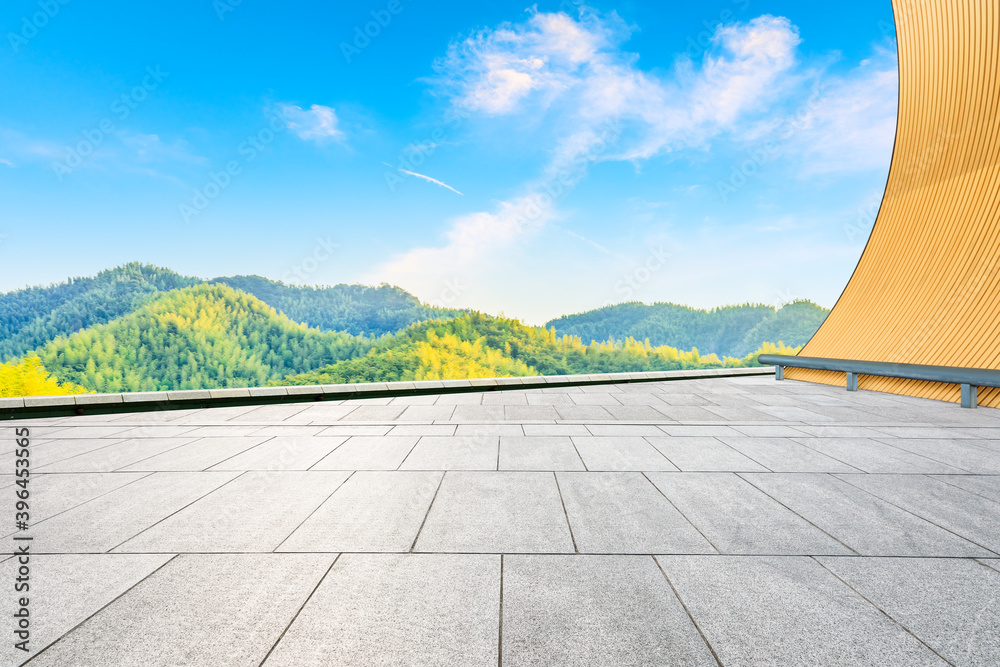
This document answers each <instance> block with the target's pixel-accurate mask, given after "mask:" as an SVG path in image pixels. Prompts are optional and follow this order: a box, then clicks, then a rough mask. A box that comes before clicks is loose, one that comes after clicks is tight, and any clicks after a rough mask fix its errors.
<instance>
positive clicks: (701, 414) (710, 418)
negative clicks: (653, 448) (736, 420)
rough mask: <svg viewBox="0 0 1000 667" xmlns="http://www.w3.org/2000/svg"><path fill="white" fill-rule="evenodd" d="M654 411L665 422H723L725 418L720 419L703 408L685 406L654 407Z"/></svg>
mask: <svg viewBox="0 0 1000 667" xmlns="http://www.w3.org/2000/svg"><path fill="white" fill-rule="evenodd" d="M654 407H655V409H656V411H657V412H659V413H661V414H662V415H663V418H664V419H665V420H667V421H677V422H724V421H726V419H725V417H720V416H719V415H717V414H715V413H714V412H709V411H708V410H707V409H706V408H707V407H709V406H707V405H706V406H705V407H697V406H686V405H665V406H663V407H660V406H654Z"/></svg>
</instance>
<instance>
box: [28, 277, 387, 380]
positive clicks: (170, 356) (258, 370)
mask: <svg viewBox="0 0 1000 667" xmlns="http://www.w3.org/2000/svg"><path fill="white" fill-rule="evenodd" d="M371 345H372V341H370V340H369V339H366V338H363V337H357V336H352V335H350V334H344V333H334V332H322V331H320V330H319V329H313V328H309V327H307V326H305V325H304V324H298V323H296V322H293V321H291V320H290V319H288V318H287V317H284V316H283V315H279V314H278V313H277V312H276V311H275V310H274V309H273V308H271V307H270V306H268V305H267V304H265V303H264V302H262V301H260V300H259V299H257V298H255V297H253V296H250V295H248V294H245V293H242V292H237V291H236V290H234V289H232V288H231V287H228V286H226V285H197V286H194V287H188V288H185V289H181V290H177V291H174V292H169V293H166V294H162V295H160V296H159V297H157V298H155V299H153V300H152V301H150V302H149V303H148V304H146V305H144V306H142V307H140V308H139V309H138V310H136V311H135V312H134V313H130V314H129V315H126V316H124V317H121V318H119V319H117V320H114V321H112V322H110V323H108V324H100V325H96V326H93V327H90V328H88V329H86V330H84V331H80V332H77V333H75V334H73V335H71V336H69V337H59V338H57V339H56V340H54V341H52V342H51V343H49V344H47V345H45V346H44V347H43V348H41V349H39V350H38V356H39V357H41V360H42V363H43V364H44V366H45V369H46V370H48V371H49V372H51V373H52V374H53V375H54V376H56V377H57V378H59V379H60V380H61V381H68V382H72V383H75V384H79V385H82V386H84V387H86V388H87V389H90V390H92V391H98V392H119V391H155V390H166V389H213V388H218V387H248V386H263V385H266V384H267V383H268V382H269V381H271V380H275V379H278V378H282V377H284V376H286V375H288V374H290V373H302V372H304V371H308V370H312V369H315V368H319V367H322V366H325V365H327V364H330V363H333V362H335V361H339V360H342V359H350V358H352V357H357V356H360V355H362V354H364V353H365V352H367V350H368V349H369V348H370V347H371Z"/></svg>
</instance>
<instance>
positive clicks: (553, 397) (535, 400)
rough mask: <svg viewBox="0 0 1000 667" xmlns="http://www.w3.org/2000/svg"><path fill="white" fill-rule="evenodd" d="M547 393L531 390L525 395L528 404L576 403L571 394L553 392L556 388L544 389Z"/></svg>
mask: <svg viewBox="0 0 1000 667" xmlns="http://www.w3.org/2000/svg"><path fill="white" fill-rule="evenodd" d="M542 391H543V392H545V393H540V392H536V391H533V392H529V393H527V394H526V395H525V398H526V399H527V403H528V405H576V403H574V402H573V398H572V396H571V395H570V394H568V393H564V392H560V393H552V392H554V391H556V390H554V389H544V390H542Z"/></svg>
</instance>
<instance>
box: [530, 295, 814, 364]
mask: <svg viewBox="0 0 1000 667" xmlns="http://www.w3.org/2000/svg"><path fill="white" fill-rule="evenodd" d="M828 312H829V311H827V310H825V309H824V308H821V307H819V306H817V305H816V304H814V303H812V302H810V301H795V302H793V303H790V304H787V305H786V306H784V307H783V308H780V309H778V310H775V308H773V307H772V306H767V305H762V304H744V305H742V306H725V307H723V308H715V309H713V310H697V309H695V308H689V307H687V306H678V305H676V304H672V303H654V304H652V305H646V304H643V303H636V302H632V303H622V304H618V305H615V306H606V307H604V308H600V309H598V310H592V311H589V312H586V313H580V314H577V315H566V316H564V317H560V318H558V319H555V320H552V321H551V322H549V323H548V324H546V325H545V326H546V327H549V328H552V327H555V329H556V331H557V332H558V333H560V334H567V335H572V336H578V337H579V338H580V339H581V340H584V341H591V340H595V341H606V340H609V339H612V338H616V339H622V338H629V337H631V338H635V339H636V340H649V342H650V344H651V345H653V346H658V345H668V346H671V347H676V348H678V349H691V348H693V347H697V348H698V349H699V350H704V351H706V352H714V353H715V354H718V355H723V356H733V357H743V356H746V355H747V354H750V353H751V352H753V351H754V350H756V349H757V348H759V347H760V345H761V343H763V342H764V341H772V342H775V341H778V340H782V341H784V342H785V343H786V344H788V345H792V346H799V345H804V344H805V343H806V342H808V341H809V338H810V337H811V336H812V335H813V334H814V333H815V332H816V330H817V329H818V328H819V325H820V324H822V323H823V319H824V318H825V317H826V315H827V313H828Z"/></svg>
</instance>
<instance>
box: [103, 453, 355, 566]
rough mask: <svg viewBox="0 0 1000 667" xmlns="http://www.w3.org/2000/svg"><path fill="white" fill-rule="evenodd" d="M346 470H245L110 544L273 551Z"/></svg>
mask: <svg viewBox="0 0 1000 667" xmlns="http://www.w3.org/2000/svg"><path fill="white" fill-rule="evenodd" d="M349 475H350V473H347V472H340V471H337V472H325V471H315V472H300V471H280V472H248V473H246V474H244V475H241V476H240V477H239V478H238V479H235V480H233V481H232V482H230V483H228V484H226V485H225V486H222V487H220V488H218V489H216V490H215V491H213V492H212V493H209V494H208V495H206V496H205V497H204V498H201V499H200V500H198V501H197V502H195V503H192V504H191V505H188V506H187V507H185V508H184V509H182V510H180V511H179V512H177V513H176V514H173V515H171V516H169V517H167V518H166V519H164V520H163V521H160V522H159V523H157V524H156V525H154V526H151V527H150V528H149V529H147V530H145V531H143V532H142V533H140V534H138V535H136V536H135V537H133V538H132V539H130V540H128V541H127V542H125V543H124V544H122V545H121V546H119V547H117V548H116V549H115V551H116V552H120V553H165V552H166V553H226V552H230V553H231V552H247V551H273V550H274V549H275V547H277V546H278V545H279V544H281V543H282V542H283V541H284V540H285V538H287V537H288V536H289V535H290V534H291V533H292V531H294V530H295V529H296V528H297V527H298V526H299V525H300V524H301V523H302V522H303V521H305V520H306V519H307V518H308V517H309V515H310V514H312V513H313V512H314V511H315V510H316V508H318V507H319V506H320V505H321V504H322V503H323V502H324V501H325V500H326V499H327V498H329V497H330V496H331V494H333V492H334V491H336V490H337V487H339V486H340V485H341V484H342V483H343V482H344V480H346V479H347V477H348V476H349Z"/></svg>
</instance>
